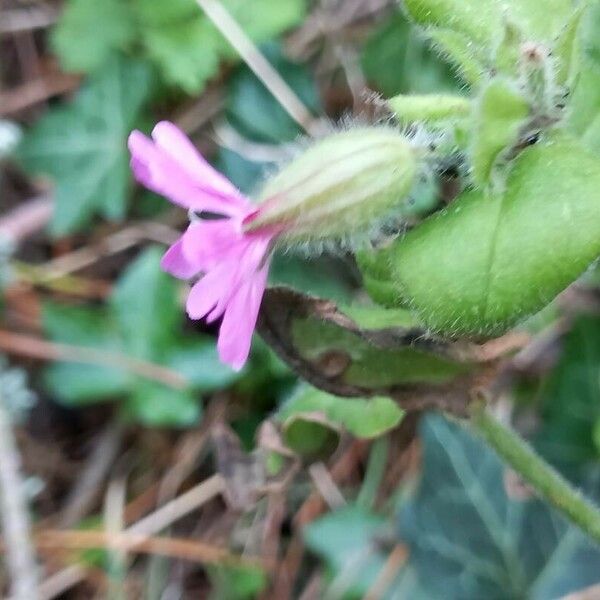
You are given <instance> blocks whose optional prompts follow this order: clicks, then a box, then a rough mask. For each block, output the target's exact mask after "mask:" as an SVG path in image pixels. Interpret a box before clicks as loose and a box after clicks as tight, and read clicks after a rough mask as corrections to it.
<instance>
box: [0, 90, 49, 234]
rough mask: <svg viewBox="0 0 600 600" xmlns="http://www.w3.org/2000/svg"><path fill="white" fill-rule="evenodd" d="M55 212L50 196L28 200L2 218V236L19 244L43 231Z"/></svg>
mask: <svg viewBox="0 0 600 600" xmlns="http://www.w3.org/2000/svg"><path fill="white" fill-rule="evenodd" d="M0 102H1V101H0ZM53 210H54V202H53V200H52V198H51V197H50V196H49V195H41V196H37V197H36V198H32V199H31V200H27V201H26V202H23V203H22V204H20V205H19V206H17V207H16V208H14V209H13V210H11V211H9V212H8V213H6V214H4V215H2V217H0V235H3V236H6V237H7V238H8V239H9V240H11V241H12V242H14V243H15V244H18V243H19V242H22V241H23V240H24V239H26V238H28V237H29V236H30V235H32V234H34V233H37V232H38V231H40V230H41V229H43V228H44V227H45V226H46V224H47V223H48V221H50V218H51V217H52V211H53Z"/></svg>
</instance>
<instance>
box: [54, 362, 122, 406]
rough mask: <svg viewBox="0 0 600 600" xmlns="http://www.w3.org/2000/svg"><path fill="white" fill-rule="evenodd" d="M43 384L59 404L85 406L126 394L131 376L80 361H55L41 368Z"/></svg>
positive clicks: (117, 370)
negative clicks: (43, 368) (42, 370)
mask: <svg viewBox="0 0 600 600" xmlns="http://www.w3.org/2000/svg"><path fill="white" fill-rule="evenodd" d="M43 378H44V385H45V387H46V389H47V390H48V391H49V392H50V393H51V394H52V395H54V396H55V397H56V398H57V399H58V400H60V402H61V403H62V404H65V405H66V406H73V407H75V406H85V405H89V404H96V403H98V402H103V401H105V400H113V399H115V398H118V397H119V396H125V395H126V394H128V392H129V390H130V388H131V383H132V379H131V376H130V374H129V373H127V372H126V371H125V370H120V369H113V368H110V367H103V366H101V365H86V364H80V363H72V362H69V363H66V362H65V363H62V362H59V363H55V364H53V365H51V366H50V367H48V368H47V369H46V370H45V371H44V375H43Z"/></svg>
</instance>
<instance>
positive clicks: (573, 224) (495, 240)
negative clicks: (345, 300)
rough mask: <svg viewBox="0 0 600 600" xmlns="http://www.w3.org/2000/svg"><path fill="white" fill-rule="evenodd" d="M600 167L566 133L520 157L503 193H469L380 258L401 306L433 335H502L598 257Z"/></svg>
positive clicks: (543, 303)
mask: <svg viewBox="0 0 600 600" xmlns="http://www.w3.org/2000/svg"><path fill="white" fill-rule="evenodd" d="M599 189H600V163H599V162H598V159H597V158H596V157H595V156H593V155H591V154H590V153H589V152H587V151H585V150H584V149H583V148H582V147H581V146H580V145H579V144H578V143H577V142H576V141H574V140H570V139H566V138H563V137H560V136H555V137H551V138H549V139H548V140H547V141H545V142H543V143H539V144H537V145H534V146H531V147H529V148H527V149H526V150H524V151H523V152H522V153H521V154H520V155H519V156H518V158H517V159H516V160H515V162H514V166H513V168H512V171H511V172H510V174H509V176H508V181H507V184H506V191H505V193H504V195H502V196H494V195H489V196H486V195H484V194H483V193H482V192H466V193H464V194H462V195H461V197H460V198H458V199H457V200H455V201H454V202H453V203H452V204H451V205H450V206H449V207H448V208H447V209H445V210H444V211H442V212H440V213H437V214H436V215H434V216H433V217H430V218H429V219H427V220H426V221H425V222H423V223H422V224H421V225H420V226H418V227H417V228H415V229H414V230H412V231H411V232H410V233H408V234H407V235H406V236H405V237H403V238H401V239H400V240H398V241H397V242H396V244H395V246H393V247H392V248H391V249H388V250H387V251H386V252H385V254H384V259H385V260H387V261H390V263H389V264H390V265H391V268H392V270H393V277H392V281H393V282H394V283H395V285H396V289H397V292H398V296H400V297H401V298H402V302H401V303H400V305H402V304H404V303H406V302H408V303H410V305H411V307H412V308H413V309H414V310H415V311H416V313H417V315H418V316H419V318H420V319H421V320H422V321H423V322H424V323H425V324H426V325H427V326H428V327H430V328H432V329H433V330H434V331H438V332H444V333H446V334H448V333H452V334H459V333H460V334H476V335H481V334H484V335H497V334H500V333H502V332H503V331H505V330H506V329H507V328H508V327H510V326H512V325H513V324H514V323H516V322H517V321H518V320H519V319H521V318H523V317H525V316H527V315H530V314H533V313H535V312H537V311H539V310H540V309H542V308H543V307H544V306H545V305H546V304H548V303H549V302H550V301H551V300H552V299H553V298H554V297H555V296H556V295H557V294H558V293H559V292H561V291H562V290H563V289H564V288H565V287H567V286H568V285H569V284H570V283H572V282H573V281H574V280H575V279H577V277H579V276H580V275H581V274H582V273H583V272H584V271H585V270H586V269H587V267H588V266H589V265H590V263H591V262H592V261H594V260H595V259H596V258H597V256H598V255H599V254H600V213H599V212H598V200H599V197H598V194H599V192H598V190H599Z"/></svg>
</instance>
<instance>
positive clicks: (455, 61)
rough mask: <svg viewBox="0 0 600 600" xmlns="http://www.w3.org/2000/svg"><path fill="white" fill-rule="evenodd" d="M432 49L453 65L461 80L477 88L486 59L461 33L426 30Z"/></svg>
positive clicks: (448, 30) (437, 29)
mask: <svg viewBox="0 0 600 600" xmlns="http://www.w3.org/2000/svg"><path fill="white" fill-rule="evenodd" d="M427 35H428V36H429V38H430V39H431V42H432V43H433V46H434V48H436V50H437V51H438V52H439V53H440V54H441V55H442V56H443V57H444V58H445V59H446V60H447V61H448V62H449V63H450V64H451V65H453V66H454V67H455V68H456V70H457V71H458V73H459V74H460V76H461V78H462V79H463V80H464V81H466V82H467V83H468V84H470V85H472V86H474V87H475V86H477V85H478V84H479V83H480V82H481V79H482V77H483V75H484V73H485V70H486V57H485V56H482V54H483V53H482V52H481V51H480V49H478V48H477V47H476V46H475V44H473V42H471V41H470V39H469V38H468V37H467V36H466V35H465V34H463V33H460V32H458V31H453V30H452V29H443V28H439V27H432V28H430V29H428V30H427Z"/></svg>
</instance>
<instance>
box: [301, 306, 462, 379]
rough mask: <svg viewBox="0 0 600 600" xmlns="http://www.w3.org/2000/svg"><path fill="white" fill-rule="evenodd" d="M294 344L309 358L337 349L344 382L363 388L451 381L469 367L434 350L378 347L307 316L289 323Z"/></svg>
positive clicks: (316, 359)
mask: <svg viewBox="0 0 600 600" xmlns="http://www.w3.org/2000/svg"><path fill="white" fill-rule="evenodd" d="M292 336H293V338H292V339H293V342H294V346H295V348H296V349H297V350H298V351H299V352H300V354H301V355H302V356H303V357H304V358H305V359H307V360H309V361H311V362H318V361H319V360H326V358H327V356H331V355H332V354H335V353H339V356H340V357H341V356H344V357H347V360H348V363H349V364H348V366H347V368H345V369H344V372H343V379H344V381H345V382H347V383H349V384H352V385H357V386H360V387H362V388H363V389H370V390H377V389H385V388H387V387H390V386H395V385H410V384H417V383H437V384H441V383H444V382H448V381H451V380H452V379H454V378H456V377H457V376H458V375H461V374H464V373H466V372H468V371H469V367H468V365H464V364H463V365H461V364H460V363H458V362H453V361H452V360H450V359H448V358H445V357H442V356H436V355H435V354H433V353H429V352H426V351H424V350H419V349H417V348H414V347H411V346H410V345H407V346H406V347H401V346H399V347H397V348H394V347H392V348H385V347H383V348H382V347H377V346H376V345H373V344H371V343H369V342H368V341H366V340H364V339H361V336H359V335H357V334H356V333H353V332H351V331H349V330H344V329H342V328H341V327H339V326H337V325H334V324H333V323H328V322H325V321H322V320H321V319H318V318H316V317H308V318H307V319H305V320H302V321H300V320H299V321H296V322H295V323H294V324H293V326H292Z"/></svg>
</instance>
